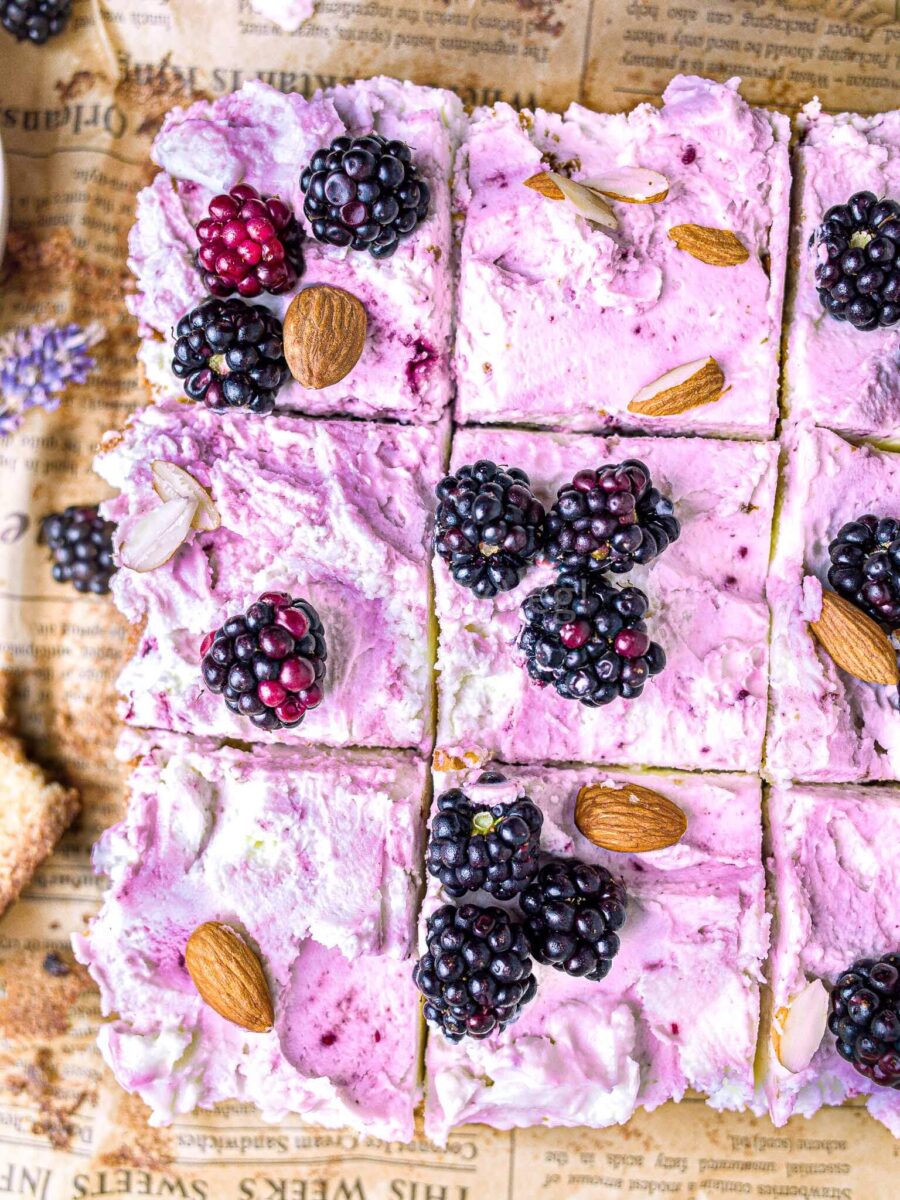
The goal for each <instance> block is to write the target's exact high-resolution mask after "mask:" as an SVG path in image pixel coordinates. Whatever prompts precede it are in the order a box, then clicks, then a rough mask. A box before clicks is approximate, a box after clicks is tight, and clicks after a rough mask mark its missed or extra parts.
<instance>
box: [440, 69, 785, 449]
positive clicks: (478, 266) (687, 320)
mask: <svg viewBox="0 0 900 1200" xmlns="http://www.w3.org/2000/svg"><path fill="white" fill-rule="evenodd" d="M664 102H665V103H664V105H663V107H662V108H659V109H658V108H655V107H653V106H651V105H649V104H643V105H640V106H639V107H638V108H636V109H634V111H633V112H631V113H629V114H628V115H627V116H626V115H622V114H617V115H612V114H605V113H593V112H589V111H588V110H587V109H585V108H582V107H581V106H580V105H577V104H576V105H572V106H571V107H570V108H569V110H568V111H567V112H566V114H565V116H558V115H557V114H554V113H546V112H543V111H540V110H539V111H537V112H535V113H534V114H533V115H532V114H523V115H521V116H520V114H519V113H517V112H516V111H515V110H514V109H512V108H510V107H509V105H506V104H497V105H495V106H494V107H493V108H490V109H478V110H477V111H476V112H475V114H474V115H473V117H472V119H471V123H470V126H469V129H468V133H467V135H466V141H465V144H464V146H463V148H462V151H461V154H460V159H459V161H460V166H459V169H458V182H457V192H458V199H457V207H460V208H462V209H463V210H464V211H465V213H466V224H465V228H464V231H463V240H462V252H461V266H460V295H459V329H458V335H457V343H456V359H455V362H456V374H457V380H458V387H459V394H458V398H457V413H458V416H459V418H460V420H461V421H485V422H496V421H507V422H513V423H515V422H520V421H522V422H526V423H528V424H535V425H545V426H553V427H559V428H563V429H579V430H580V429H608V428H611V427H616V428H621V429H630V430H651V431H652V430H660V431H663V430H664V431H665V432H673V431H674V432H683V431H686V430H689V431H691V432H705V433H719V434H721V433H726V434H740V435H744V436H748V435H749V436H754V437H769V436H771V435H772V432H773V430H774V425H775V417H776V411H777V410H776V391H777V382H778V346H779V331H780V319H781V305H782V298H783V284H784V267H785V257H786V245H787V226H788V194H789V171H788V159H787V142H788V136H789V125H788V121H787V118H786V117H783V116H781V115H779V114H777V113H768V112H765V111H764V110H762V109H751V108H750V107H749V106H748V105H747V104H746V103H745V101H743V100H742V99H741V98H740V96H739V95H738V92H737V87H736V82H735V81H732V82H731V83H729V84H718V83H713V82H711V81H710V80H705V79H698V78H694V77H685V76H677V77H676V78H675V79H673V81H672V82H671V83H670V84H669V86H668V88H667V89H666V91H665V94H664ZM548 158H549V160H550V161H551V163H558V164H560V166H561V169H562V170H564V171H565V172H566V173H571V175H572V177H573V178H575V179H586V178H590V177H592V176H597V175H599V174H602V173H604V172H609V171H610V170H614V169H618V168H620V167H625V166H643V167H648V168H652V169H654V170H656V171H660V172H662V173H663V174H664V175H665V176H666V178H667V179H668V181H669V193H668V196H667V197H666V199H665V200H664V201H663V202H661V203H656V204H622V203H614V205H613V206H614V208H615V211H616V215H617V217H618V218H619V222H620V229H619V235H620V236H619V237H618V239H617V240H615V241H614V240H612V239H610V238H609V237H607V236H605V235H604V234H603V233H601V232H599V231H598V230H595V229H592V228H591V227H590V226H589V225H588V223H587V222H586V221H585V220H584V219H582V218H581V217H580V216H579V215H578V214H577V213H576V212H575V211H574V210H573V209H571V208H570V207H569V206H568V205H566V204H562V203H559V202H552V201H548V200H546V199H544V198H543V197H542V196H540V195H538V194H537V193H536V192H534V191H532V190H530V189H529V188H526V187H523V186H522V181H523V180H524V179H526V178H527V177H528V176H529V175H532V174H534V173H535V172H537V171H540V170H542V169H544V166H545V165H546V161H547V159H548ZM542 163H543V164H544V166H542ZM685 223H692V224H698V225H708V226H715V227H717V228H720V229H730V230H731V231H732V232H734V233H736V234H737V235H738V236H739V237H740V238H741V240H742V241H743V243H744V245H745V246H746V248H747V249H748V251H749V253H750V257H749V259H748V261H747V262H746V263H744V264H743V265H741V266H736V267H728V268H724V267H714V266H709V265H707V264H705V263H702V262H700V261H699V260H698V259H695V258H693V257H692V256H691V255H689V254H687V253H686V252H684V251H681V250H678V249H677V248H676V246H675V243H674V242H673V241H672V240H671V239H670V238H669V236H668V231H669V230H670V229H671V228H672V227H673V226H675V225H680V224H685ZM708 355H712V356H713V357H714V358H716V360H717V361H718V362H719V363H720V365H721V366H722V369H723V371H724V373H725V378H726V380H727V383H728V385H729V387H730V389H731V390H730V391H729V392H728V393H727V394H726V395H725V396H723V398H722V399H720V400H718V401H716V402H715V403H713V404H709V405H704V406H702V407H700V408H695V409H692V410H690V411H688V412H686V413H682V414H680V415H679V416H677V417H663V418H656V419H652V418H647V417H640V416H636V415H634V414H631V413H628V412H627V411H626V406H627V404H628V402H629V401H630V400H631V399H632V397H633V396H634V395H635V393H636V392H637V391H638V390H639V389H640V388H642V387H643V386H644V385H645V384H648V383H651V382H653V381H654V380H655V379H657V378H658V377H659V376H661V375H662V374H664V373H665V372H666V371H669V370H671V369H672V368H674V367H679V366H682V365H683V364H685V363H688V362H692V361H694V360H695V359H698V358H703V357H706V356H708Z"/></svg>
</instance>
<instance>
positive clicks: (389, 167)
mask: <svg viewBox="0 0 900 1200" xmlns="http://www.w3.org/2000/svg"><path fill="white" fill-rule="evenodd" d="M300 189H301V191H303V192H304V193H305V195H306V199H305V200H304V202H303V212H304V213H305V215H306V217H307V220H308V221H309V222H310V225H311V226H312V231H313V236H314V237H315V238H316V240H317V241H320V242H326V243H327V244H329V245H331V246H349V247H350V249H351V250H368V251H369V253H370V254H371V255H373V256H374V257H375V258H388V257H390V255H392V254H393V253H394V251H395V250H396V249H397V244H398V242H399V241H400V239H401V238H405V237H409V235H410V234H411V233H412V232H413V230H414V229H415V228H416V226H417V225H419V224H420V222H422V221H424V220H425V218H426V216H427V215H428V204H429V201H430V198H431V193H430V191H429V188H428V184H427V183H426V182H425V181H424V179H422V178H421V177H420V175H419V172H418V169H417V168H416V165H415V163H414V162H413V160H412V150H410V148H409V146H407V145H406V143H405V142H398V141H388V139H387V138H384V137H382V136H381V134H379V133H368V134H366V135H365V137H356V138H351V137H346V136H342V137H336V138H335V139H334V140H333V141H332V143H331V145H330V146H323V147H322V148H321V149H320V150H317V151H316V152H315V154H314V155H313V156H312V159H311V160H310V163H309V165H308V166H307V167H306V168H305V170H304V171H303V174H302V175H301V176H300Z"/></svg>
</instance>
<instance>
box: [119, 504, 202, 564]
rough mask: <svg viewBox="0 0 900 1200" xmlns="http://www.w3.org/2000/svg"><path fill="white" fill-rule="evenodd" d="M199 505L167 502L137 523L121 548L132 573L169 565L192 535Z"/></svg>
mask: <svg viewBox="0 0 900 1200" xmlns="http://www.w3.org/2000/svg"><path fill="white" fill-rule="evenodd" d="M197 507H198V506H197V501H196V500H191V499H187V498H185V497H179V498H178V499H175V500H166V502H165V503H164V504H160V505H159V506H158V507H157V508H154V509H151V511H150V512H148V513H145V515H144V516H143V517H141V518H140V519H139V520H138V521H136V522H135V523H134V525H133V526H132V527H131V529H130V531H129V532H128V534H127V535H126V537H125V538H124V540H123V542H122V545H121V546H120V547H119V561H120V562H121V564H122V566H123V567H130V569H131V570H132V571H155V570H156V568H157V567H161V566H162V565H163V563H167V562H168V561H169V559H170V558H171V557H172V555H173V554H174V553H175V552H176V550H177V549H178V548H179V546H180V545H181V544H182V543H183V541H184V539H185V538H186V537H187V535H188V534H189V533H190V530H191V523H192V522H193V520H194V517H195V516H196V513H197Z"/></svg>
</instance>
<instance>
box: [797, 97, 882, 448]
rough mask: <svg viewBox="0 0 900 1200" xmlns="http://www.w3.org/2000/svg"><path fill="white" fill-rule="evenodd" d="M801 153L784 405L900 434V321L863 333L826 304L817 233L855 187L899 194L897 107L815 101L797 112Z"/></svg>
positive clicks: (840, 426) (862, 431) (875, 433)
mask: <svg viewBox="0 0 900 1200" xmlns="http://www.w3.org/2000/svg"><path fill="white" fill-rule="evenodd" d="M800 130H801V142H800V145H799V146H798V148H797V152H796V155H795V160H794V161H795V167H796V170H797V174H798V175H799V178H800V212H799V217H798V221H797V228H796V230H795V240H796V247H797V255H798V257H799V260H800V263H799V269H798V273H797V287H796V289H795V291H796V294H795V295H794V297H793V303H792V308H791V313H790V324H789V327H788V330H789V332H788V358H787V389H786V396H787V405H788V409H789V413H790V416H791V419H792V420H796V421H807V422H812V423H815V424H816V425H824V426H827V427H828V428H830V429H836V430H839V431H841V432H844V433H849V434H855V435H858V436H860V437H880V438H891V439H896V438H898V437H900V325H894V326H892V327H890V328H886V329H876V330H870V331H867V332H860V331H859V330H858V329H854V328H853V327H852V326H851V325H850V324H849V323H847V322H845V321H836V320H834V318H833V317H830V316H828V315H827V314H826V312H825V310H824V309H823V308H822V306H821V304H820V303H819V298H818V295H817V293H816V287H815V281H814V279H813V272H814V270H815V267H816V264H817V262H818V251H817V248H816V247H815V246H810V245H809V240H810V237H811V235H812V234H813V233H814V232H815V229H816V227H817V226H818V225H819V224H820V223H821V221H822V218H823V216H824V214H825V212H826V210H827V209H829V208H830V207H831V206H832V205H833V204H845V203H846V202H847V201H848V200H849V199H850V197H851V196H852V195H853V193H854V192H860V191H871V192H874V193H875V195H876V196H888V197H891V198H892V199H894V200H900V111H896V112H889V113H879V114H878V115H877V116H874V117H860V116H857V115H856V114H855V113H841V114H839V115H838V116H830V115H829V114H828V113H823V112H822V110H821V106H820V105H819V103H818V101H815V102H813V103H812V104H808V105H807V106H806V108H805V109H804V110H803V115H802V116H801V118H800Z"/></svg>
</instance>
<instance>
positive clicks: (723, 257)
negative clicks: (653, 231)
mask: <svg viewBox="0 0 900 1200" xmlns="http://www.w3.org/2000/svg"><path fill="white" fill-rule="evenodd" d="M669 237H670V238H671V239H672V241H673V242H674V243H675V245H676V246H677V247H678V249H679V250H686V251H687V253H688V254H691V255H693V257H694V258H699V259H700V261H701V262H705V263H709V265H710V266H711V267H738V266H740V265H741V263H745V262H746V261H747V259H748V258H749V257H750V253H749V251H748V250H747V247H746V246H745V245H744V243H743V242H742V241H741V239H740V238H739V237H738V235H737V234H736V233H732V232H731V230H730V229H715V228H714V227H713V226H712V225H673V226H672V228H671V229H670V230H669Z"/></svg>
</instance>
